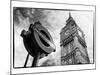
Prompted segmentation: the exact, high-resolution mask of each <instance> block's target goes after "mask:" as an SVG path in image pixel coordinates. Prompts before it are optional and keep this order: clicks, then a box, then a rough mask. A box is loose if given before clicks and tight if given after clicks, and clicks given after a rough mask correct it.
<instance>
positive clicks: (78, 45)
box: [60, 13, 90, 65]
mask: <svg viewBox="0 0 100 75" xmlns="http://www.w3.org/2000/svg"><path fill="white" fill-rule="evenodd" d="M84 36H85V34H84V33H83V31H82V30H81V29H80V27H79V26H78V25H77V24H76V22H75V20H74V19H73V18H72V16H71V13H69V18H68V20H67V21H66V25H65V27H63V28H62V30H61V32H60V46H61V65H72V64H89V63H90V61H89V57H88V52H87V45H86V41H85V37H84Z"/></svg>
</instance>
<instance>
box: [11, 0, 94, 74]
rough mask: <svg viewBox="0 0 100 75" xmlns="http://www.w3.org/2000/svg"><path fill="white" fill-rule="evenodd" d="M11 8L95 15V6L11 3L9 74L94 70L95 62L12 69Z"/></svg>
mask: <svg viewBox="0 0 100 75" xmlns="http://www.w3.org/2000/svg"><path fill="white" fill-rule="evenodd" d="M13 7H29V8H47V9H48V8H50V9H72V10H83V11H84V10H87V11H93V12H94V14H95V6H87V5H86V6H82V5H69V4H57V3H41V2H24V1H12V2H11V74H21V73H41V72H55V71H57V72H58V71H69V70H84V69H95V62H94V64H83V65H67V66H52V67H36V68H25V69H24V68H18V69H14V68H13V41H12V40H13ZM94 17H95V15H94ZM94 21H95V20H94ZM94 23H95V22H94ZM94 28H95V27H94ZM94 40H95V39H94ZM94 43H95V41H94ZM94 49H95V48H94ZM94 51H95V50H94ZM94 54H95V53H94ZM94 56H95V55H94ZM94 60H95V59H94Z"/></svg>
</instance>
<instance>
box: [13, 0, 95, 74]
mask: <svg viewBox="0 0 100 75" xmlns="http://www.w3.org/2000/svg"><path fill="white" fill-rule="evenodd" d="M15 2H16V1H15ZM21 3H22V2H21ZM25 3H26V4H27V2H25ZM32 3H33V5H32ZM39 4H42V5H44V4H46V3H44V4H43V3H39ZM15 5H16V6H12V14H11V15H12V51H11V53H12V56H11V57H12V64H11V65H12V69H14V70H16V69H25V71H26V70H27V69H40V70H41V69H43V68H45V69H47V68H48V69H49V68H55V69H56V68H57V69H58V67H62V68H63V67H64V70H74V69H75V70H77V69H78V67H81V68H79V69H82V68H83V69H85V67H86V69H88V68H89V67H88V66H91V65H93V67H90V68H89V69H92V68H94V67H95V66H94V65H95V59H94V58H95V43H94V42H95V37H94V35H95V34H94V33H95V11H94V10H95V9H94V7H91V6H86V7H85V6H82V8H83V7H85V8H86V9H85V8H84V9H78V8H77V7H79V6H77V5H76V8H73V7H74V6H75V5H68V6H66V5H67V4H66V5H64V6H63V4H62V5H61V4H58V5H60V8H59V7H57V8H56V7H54V8H53V6H54V5H55V6H58V5H57V4H51V8H50V4H49V6H47V7H45V6H43V7H39V6H38V3H35V2H31V4H30V5H29V4H28V5H29V6H25V5H24V2H23V5H21V4H20V2H19V4H18V5H19V6H17V4H15ZM47 5H48V4H47ZM52 5H53V6H52ZM61 6H62V7H61ZM65 6H66V7H65ZM63 7H64V8H63ZM87 7H88V8H87ZM89 7H90V8H89ZM80 8H81V6H80ZM92 8H93V9H92ZM70 66H71V67H72V68H73V67H74V68H73V69H72V68H71V67H70ZM83 66H85V67H83ZM68 67H70V68H68ZM75 67H77V68H75ZM66 68H67V69H66ZM57 69H56V70H54V71H60V70H61V69H58V70H57ZM25 71H24V70H23V73H24V72H25ZM49 71H53V70H49ZM34 72H42V71H36V70H35V71H34ZM34 72H33V73H34ZM43 72H45V70H43ZM21 73H22V72H21Z"/></svg>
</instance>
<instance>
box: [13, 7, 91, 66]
mask: <svg viewBox="0 0 100 75" xmlns="http://www.w3.org/2000/svg"><path fill="white" fill-rule="evenodd" d="M22 9H23V8H22ZM22 9H16V8H14V11H15V10H17V11H15V12H14V36H15V67H22V66H23V65H24V61H25V58H26V56H27V51H26V49H25V47H24V45H23V39H22V37H21V36H20V34H21V31H22V30H23V29H25V30H28V27H29V25H30V23H34V22H35V21H38V20H39V21H40V22H41V23H42V25H43V26H44V27H45V28H46V29H47V30H48V31H49V32H50V34H51V36H52V38H53V41H54V44H55V45H56V52H52V53H51V54H49V55H48V56H47V57H44V58H42V59H40V60H39V63H38V65H39V66H40V65H42V64H43V63H45V62H46V61H49V64H53V63H55V64H53V65H60V56H61V48H60V31H61V29H62V28H63V27H64V26H65V24H66V20H67V19H68V17H69V12H70V13H71V15H72V17H73V19H74V20H75V22H76V23H77V25H78V26H79V27H80V28H81V29H82V30H83V32H84V34H85V40H86V43H87V51H88V55H89V58H90V62H91V63H93V12H92V11H68V10H66V11H63V10H49V9H34V8H33V9H32V8H31V9H30V8H27V9H25V10H22ZM22 11H25V12H22ZM23 14H24V15H23ZM32 59H33V58H32V57H31V56H30V59H29V62H28V66H30V65H31V62H32Z"/></svg>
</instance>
